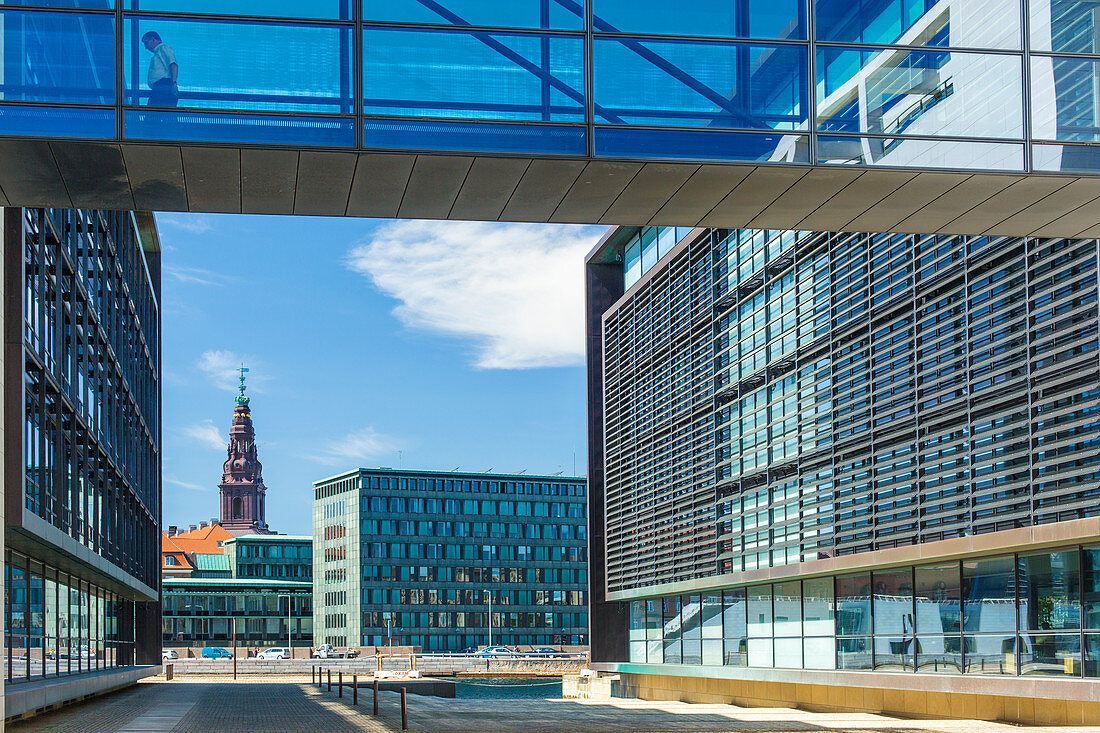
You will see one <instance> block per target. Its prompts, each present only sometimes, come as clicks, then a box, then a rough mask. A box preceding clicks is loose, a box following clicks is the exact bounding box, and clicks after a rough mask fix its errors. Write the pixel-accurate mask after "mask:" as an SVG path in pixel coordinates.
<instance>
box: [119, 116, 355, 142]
mask: <svg viewBox="0 0 1100 733" xmlns="http://www.w3.org/2000/svg"><path fill="white" fill-rule="evenodd" d="M124 135H125V137H126V138H128V139H130V140H179V141H183V142H226V143H253V144H256V145H334V146H342V147H352V146H354V145H355V121H354V120H353V119H326V118H324V117H278V116H270V115H247V114H244V115H242V114H218V113H214V112H203V111H187V110H131V111H128V112H126V117H125V131H124Z"/></svg>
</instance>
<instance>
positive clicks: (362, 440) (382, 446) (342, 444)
mask: <svg viewBox="0 0 1100 733" xmlns="http://www.w3.org/2000/svg"><path fill="white" fill-rule="evenodd" d="M397 448H398V444H397V442H396V441H395V440H394V439H393V438H392V437H390V436H388V435H383V434H381V433H379V432H378V431H377V430H375V429H374V428H372V427H366V428H362V429H361V430H357V431H355V432H353V433H348V434H347V435H345V436H344V437H343V438H340V439H339V440H335V441H333V442H332V443H330V444H329V445H326V446H325V448H324V449H322V450H321V451H319V452H318V453H315V454H314V455H311V456H310V458H311V459H313V460H314V461H317V462H318V463H323V464H325V465H328V466H334V465H338V464H342V463H343V464H346V463H349V462H350V463H355V462H358V461H368V460H371V459H374V458H378V457H379V456H384V455H388V454H390V453H393V452H394V451H396V450H397Z"/></svg>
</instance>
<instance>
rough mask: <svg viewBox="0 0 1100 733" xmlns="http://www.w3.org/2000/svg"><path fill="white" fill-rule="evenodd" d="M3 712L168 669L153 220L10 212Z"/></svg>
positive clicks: (4, 214) (6, 228)
mask: <svg viewBox="0 0 1100 733" xmlns="http://www.w3.org/2000/svg"><path fill="white" fill-rule="evenodd" d="M0 218H2V226H3V243H4V263H3V268H4V271H3V278H2V284H3V294H4V298H3V301H4V310H3V321H2V322H3V332H4V342H5V349H4V352H3V360H2V363H3V374H4V389H3V416H4V418H3V420H4V423H3V424H4V428H3V435H4V440H3V464H4V549H5V556H4V571H5V577H4V589H5V607H4V640H5V643H4V647H5V654H4V670H5V673H4V679H5V687H4V693H5V694H4V698H5V708H4V716H9V717H10V716H15V715H20V714H23V713H27V712H31V711H33V710H36V709H38V708H41V707H43V706H44V705H51V704H56V703H59V702H63V701H65V700H69V699H73V698H77V697H83V696H85V695H88V694H91V693H94V692H97V691H102V690H105V689H111V688H113V687H118V686H121V685H124V684H128V683H131V682H133V681H136V680H137V679H138V678H139V677H140V676H143V675H146V674H154V673H155V672H156V670H157V669H159V667H143V666H142V665H156V664H159V661H160V656H159V646H160V640H159V639H158V638H157V633H156V630H157V629H158V628H159V627H160V603H159V592H160V574H159V572H158V559H157V537H158V535H159V526H160V510H161V481H160V435H161V424H160V420H161V416H160V373H161V371H160V370H161V364H160V311H159V302H158V301H159V291H160V249H159V241H158V238H157V231H156V227H155V224H154V222H153V219H152V216H151V215H147V214H138V215H135V214H132V213H128V212H117V211H92V210H84V209H80V210H74V209H20V208H4V209H2V210H0Z"/></svg>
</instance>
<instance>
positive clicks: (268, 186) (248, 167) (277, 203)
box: [241, 150, 298, 214]
mask: <svg viewBox="0 0 1100 733" xmlns="http://www.w3.org/2000/svg"><path fill="white" fill-rule="evenodd" d="M297 172H298V153H297V152H296V151H294V150H242V151H241V209H242V210H243V211H244V212H245V213H248V214H291V213H293V212H294V185H295V180H296V176H297Z"/></svg>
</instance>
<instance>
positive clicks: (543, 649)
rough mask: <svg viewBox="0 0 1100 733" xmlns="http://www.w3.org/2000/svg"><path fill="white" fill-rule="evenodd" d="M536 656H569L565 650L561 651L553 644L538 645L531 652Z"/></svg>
mask: <svg viewBox="0 0 1100 733" xmlns="http://www.w3.org/2000/svg"><path fill="white" fill-rule="evenodd" d="M530 654H531V656H534V657H567V656H569V655H568V654H566V653H565V652H563V651H559V650H557V649H555V648H554V647H552V646H537V647H535V648H534V649H532V650H531V652H530Z"/></svg>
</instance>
